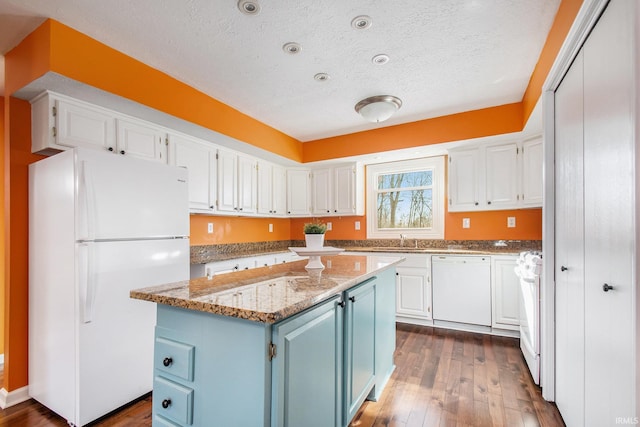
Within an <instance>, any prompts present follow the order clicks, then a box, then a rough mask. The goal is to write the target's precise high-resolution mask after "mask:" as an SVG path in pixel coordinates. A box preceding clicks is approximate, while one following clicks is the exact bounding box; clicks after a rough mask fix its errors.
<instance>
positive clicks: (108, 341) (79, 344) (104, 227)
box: [29, 148, 189, 426]
mask: <svg viewBox="0 0 640 427" xmlns="http://www.w3.org/2000/svg"><path fill="white" fill-rule="evenodd" d="M188 209H189V207H188V195H187V171H186V169H181V168H176V167H172V166H167V165H163V164H160V163H154V162H150V161H145V160H140V159H134V158H130V157H125V156H121V155H117V154H113V153H108V152H102V151H98V150H91V149H82V148H76V149H73V150H69V151H65V152H62V153H59V154H56V155H55V156H52V157H49V158H47V159H43V160H41V161H39V162H36V163H34V164H32V165H30V167H29V394H30V395H31V397H33V398H34V399H35V400H37V401H39V402H40V403H42V404H43V405H44V406H46V407H48V408H50V409H51V410H53V411H54V412H56V413H58V414H59V415H61V416H62V417H64V418H65V419H66V420H67V421H68V422H69V423H70V424H72V425H75V426H82V425H85V424H87V423H89V422H91V421H93V420H95V419H97V418H99V417H101V416H103V415H105V414H107V413H108V412H110V411H112V410H114V409H116V408H118V407H120V406H122V405H124V404H126V403H128V402H130V401H131V400H134V399H136V398H138V397H140V396H142V395H144V394H145V393H147V392H149V391H151V389H152V384H153V343H154V342H153V341H154V338H153V337H154V326H155V314H156V307H155V304H152V303H149V302H144V301H139V300H133V299H131V298H129V291H130V290H131V289H135V288H141V287H146V286H153V285H159V284H163V283H168V282H176V281H180V280H187V279H189V238H188V235H189V210H188Z"/></svg>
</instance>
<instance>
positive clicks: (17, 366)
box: [4, 98, 42, 391]
mask: <svg viewBox="0 0 640 427" xmlns="http://www.w3.org/2000/svg"><path fill="white" fill-rule="evenodd" d="M5 109H8V110H9V114H8V117H9V119H8V120H7V121H6V122H5V126H8V127H9V141H8V142H9V144H10V156H11V157H10V165H9V168H10V174H9V179H10V186H9V191H10V195H9V221H10V224H11V227H10V232H9V236H8V237H9V240H8V246H7V248H8V251H7V253H6V254H5V259H6V260H7V262H8V265H10V269H9V272H8V274H7V272H5V278H6V282H5V285H6V284H8V286H6V287H5V325H4V326H5V350H6V351H5V362H4V363H5V370H4V387H5V389H7V390H9V391H11V390H14V389H16V388H19V387H22V386H23V385H25V384H27V350H28V348H27V332H28V323H27V313H28V306H29V304H28V285H29V277H28V273H29V271H28V270H29V269H28V260H29V253H28V247H27V243H28V236H29V201H28V195H29V192H28V185H29V168H28V166H29V164H30V163H33V162H35V161H37V160H39V159H41V158H42V156H37V155H34V154H31V105H30V104H29V103H28V102H26V101H22V100H19V99H16V98H9V100H8V102H7V101H5ZM5 142H7V141H5ZM5 209H6V207H5Z"/></svg>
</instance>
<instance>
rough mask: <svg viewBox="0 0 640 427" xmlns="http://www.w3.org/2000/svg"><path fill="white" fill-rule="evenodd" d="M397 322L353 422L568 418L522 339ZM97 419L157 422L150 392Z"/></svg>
mask: <svg viewBox="0 0 640 427" xmlns="http://www.w3.org/2000/svg"><path fill="white" fill-rule="evenodd" d="M396 329H397V345H396V356H395V362H396V371H395V372H394V374H393V376H392V377H391V380H390V381H389V384H387V387H386V388H385V391H384V392H383V394H382V397H381V399H380V401H378V402H365V404H364V405H363V406H362V408H361V409H360V411H359V412H358V413H357V414H356V416H355V418H354V420H353V422H352V423H351V426H352V427H369V426H402V427H413V426H423V427H431V426H458V427H462V426H473V427H477V426H505V427H517V426H526V427H528V426H554V427H555V426H564V423H563V422H562V418H561V417H560V414H559V413H558V410H557V409H556V407H555V405H553V404H551V403H549V402H546V401H544V400H543V399H542V396H541V394H540V389H539V388H538V387H537V386H536V385H535V384H534V383H533V381H532V379H531V376H530V375H529V371H528V370H527V367H526V364H525V361H524V359H523V357H522V354H521V353H520V348H519V347H518V340H517V339H514V338H504V337H494V336H489V335H481V334H472V333H467V332H458V331H451V330H445V329H437V328H431V327H425V326H413V325H405V324H398V325H397V328H396ZM66 425H67V423H66V421H65V420H63V419H61V418H60V417H58V416H57V415H55V414H54V413H52V412H51V411H49V410H48V409H47V408H45V407H43V406H42V405H40V404H39V403H37V402H35V401H33V400H29V401H27V402H24V403H21V404H19V405H16V406H13V407H11V408H7V409H5V410H3V411H0V426H18V427H35V426H37V427H40V426H66ZM93 425H94V426H100V427H106V426H151V397H150V396H146V397H144V398H142V399H140V400H138V401H137V402H135V403H133V404H131V405H129V406H127V407H126V408H124V409H121V410H120V411H117V412H115V413H113V414H111V415H110V416H107V417H105V418H103V419H101V420H99V421H98V422H96V423H94V424H93ZM207 427H210V426H207ZM243 427H244V426H243ZM247 427H249V426H247Z"/></svg>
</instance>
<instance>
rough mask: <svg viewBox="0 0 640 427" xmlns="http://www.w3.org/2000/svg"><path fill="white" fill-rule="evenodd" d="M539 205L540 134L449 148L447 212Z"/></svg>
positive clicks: (540, 183)
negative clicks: (525, 139) (453, 148)
mask: <svg viewBox="0 0 640 427" xmlns="http://www.w3.org/2000/svg"><path fill="white" fill-rule="evenodd" d="M523 148H524V149H523ZM524 153H527V154H526V155H525V154H524ZM525 193H528V194H529V196H526V195H525ZM541 206H542V144H541V138H536V139H532V140H528V141H525V142H524V143H520V142H511V143H500V144H491V145H480V146H473V147H469V148H464V149H457V150H452V151H450V152H449V212H467V211H483V210H500V209H518V208H525V207H541Z"/></svg>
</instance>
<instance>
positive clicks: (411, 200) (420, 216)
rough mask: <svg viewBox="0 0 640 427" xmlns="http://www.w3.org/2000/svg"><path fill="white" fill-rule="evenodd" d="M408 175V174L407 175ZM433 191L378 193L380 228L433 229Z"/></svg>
mask: <svg viewBox="0 0 640 427" xmlns="http://www.w3.org/2000/svg"><path fill="white" fill-rule="evenodd" d="M405 175H408V174H405ZM432 226H433V199H432V190H431V189H425V190H412V191H388V192H381V193H378V228H379V229H381V228H431V227H432Z"/></svg>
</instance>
